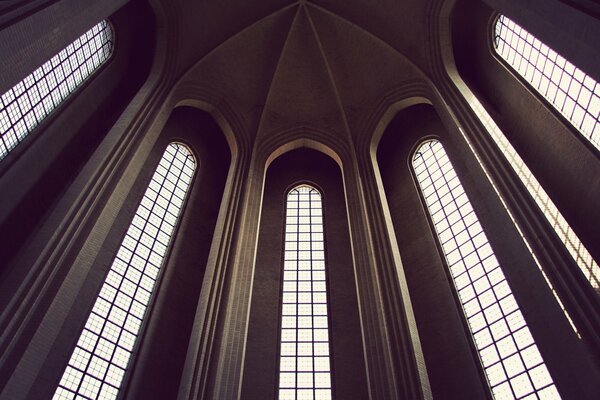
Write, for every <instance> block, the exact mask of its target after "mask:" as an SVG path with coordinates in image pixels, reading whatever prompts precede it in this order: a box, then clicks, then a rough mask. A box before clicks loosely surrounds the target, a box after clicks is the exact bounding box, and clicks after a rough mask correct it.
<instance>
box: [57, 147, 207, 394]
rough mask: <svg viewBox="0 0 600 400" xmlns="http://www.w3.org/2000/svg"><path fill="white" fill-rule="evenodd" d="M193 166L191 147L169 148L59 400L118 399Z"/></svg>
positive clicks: (73, 358)
mask: <svg viewBox="0 0 600 400" xmlns="http://www.w3.org/2000/svg"><path fill="white" fill-rule="evenodd" d="M195 167H196V163H195V161H194V157H193V156H192V154H191V153H190V151H189V150H188V149H187V147H185V146H183V145H181V144H178V143H171V144H169V146H168V147H167V149H166V151H165V153H164V154H163V157H162V159H161V160H160V163H159V165H158V167H157V169H156V171H155V172H154V175H153V176H152V180H151V182H150V185H149V187H148V189H147V190H146V193H145V194H144V197H143V199H142V201H141V204H140V205H139V206H138V209H137V211H136V214H135V216H134V218H133V221H132V222H131V225H130V226H129V229H128V231H127V234H126V235H125V238H124V239H123V242H122V243H121V247H120V248H119V251H118V252H117V255H116V257H115V259H114V261H113V264H112V266H111V268H110V271H109V272H108V275H107V277H106V280H105V281H104V284H103V285H102V289H101V290H100V294H99V295H98V298H97V299H96V303H95V304H94V307H93V309H92V312H91V313H90V315H89V317H88V320H87V322H86V324H85V327H84V329H83V332H82V333H81V336H80V337H79V341H78V342H77V345H76V346H75V350H74V351H73V354H72V355H71V359H70V360H69V363H68V365H67V368H66V370H65V372H64V374H63V376H62V379H61V380H60V384H59V386H58V388H57V390H56V392H55V394H54V399H55V400H58V399H61V400H63V399H73V398H75V397H76V396H77V398H89V399H116V398H117V394H118V390H119V387H120V385H121V381H122V379H123V375H124V374H125V370H126V368H127V365H128V363H129V359H130V358H131V355H132V352H133V348H134V345H135V341H136V339H137V336H138V334H139V331H140V327H141V324H142V321H143V319H144V315H145V313H146V308H147V307H148V304H149V302H150V298H151V296H152V291H153V289H154V286H155V283H156V280H157V278H158V273H159V269H160V267H161V265H162V263H163V260H164V258H165V255H166V253H167V248H168V244H169V242H170V240H171V235H172V234H173V230H174V229H175V222H176V219H177V218H178V216H179V215H180V213H181V207H182V206H183V202H184V196H185V193H186V192H187V190H188V188H189V186H190V182H191V180H192V176H193V174H194V169H195ZM161 204H162V205H161ZM165 210H168V211H166V212H165ZM79 396H85V397H79Z"/></svg>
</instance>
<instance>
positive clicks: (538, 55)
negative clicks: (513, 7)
mask: <svg viewBox="0 0 600 400" xmlns="http://www.w3.org/2000/svg"><path fill="white" fill-rule="evenodd" d="M494 48H495V50H496V52H497V53H498V54H499V55H500V56H501V57H502V58H503V59H504V60H505V61H506V62H507V63H508V64H509V65H510V66H511V67H512V68H513V69H514V70H515V71H516V72H517V73H518V74H519V75H521V77H523V78H524V79H525V80H526V81H527V82H529V83H530V84H531V86H533V88H534V89H535V90H537V92H538V93H540V94H542V95H543V96H544V97H545V98H546V100H548V101H549V102H550V103H551V104H552V105H553V106H554V107H555V108H556V109H557V110H558V111H560V113H561V114H562V115H563V116H564V117H565V118H567V119H568V120H569V121H570V122H571V123H572V124H573V126H574V127H575V128H576V129H577V130H578V131H579V133H581V134H582V135H583V136H584V137H585V138H586V139H587V140H589V141H590V142H591V143H592V144H593V145H594V146H595V147H596V148H597V149H598V150H600V120H599V119H600V85H598V83H597V82H596V81H595V80H594V79H592V78H591V77H589V76H587V75H586V74H585V73H583V72H582V71H581V70H580V69H579V68H577V67H576V66H574V65H573V64H571V63H570V62H569V61H567V60H566V59H565V58H564V57H562V56H561V55H560V54H557V53H556V52H555V51H554V50H552V49H551V48H549V47H548V46H546V45H545V44H544V43H542V42H541V41H539V40H538V39H537V38H536V37H534V36H533V35H531V34H530V33H529V32H527V31H526V30H525V29H523V28H521V27H520V26H519V25H517V24H516V23H514V22H513V21H511V20H510V19H508V18H507V17H505V16H504V15H501V16H499V17H498V19H497V21H496V26H495V29H494Z"/></svg>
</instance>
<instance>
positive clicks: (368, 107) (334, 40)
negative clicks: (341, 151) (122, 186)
mask: <svg viewBox="0 0 600 400" xmlns="http://www.w3.org/2000/svg"><path fill="white" fill-rule="evenodd" d="M171 3H172V4H171ZM439 3H441V1H439V0H430V1H425V0H405V1H398V0H377V1H367V0H348V1H332V0H317V1H284V0H265V1H260V2H247V1H240V0H225V1H211V2H207V1H196V2H190V1H184V0H179V1H175V2H170V5H169V6H168V7H167V10H166V12H167V13H168V14H169V18H170V19H171V21H169V22H168V23H169V24H170V25H171V27H172V28H171V29H173V30H174V31H175V33H174V34H173V37H175V38H176V41H175V42H176V45H175V47H176V50H172V53H171V54H173V57H175V58H176V60H172V61H173V63H174V65H175V67H174V70H175V76H177V77H178V78H177V79H179V83H178V84H179V85H180V86H182V87H188V88H189V87H195V88H201V90H202V91H203V92H204V93H205V95H206V96H209V97H211V99H212V103H226V104H227V106H228V107H229V108H231V109H234V110H236V112H237V114H238V116H237V118H239V120H240V121H241V124H243V125H244V130H246V131H247V132H249V134H250V136H254V135H257V138H258V139H261V138H263V139H264V140H269V139H270V138H273V137H277V134H278V133H281V132H288V134H286V138H288V139H290V138H292V136H293V135H291V136H290V134H289V132H290V131H294V130H297V129H299V128H301V129H303V130H305V131H311V132H325V136H327V137H328V138H329V139H328V140H329V141H332V142H335V141H342V142H348V139H350V138H351V137H352V136H353V135H354V134H355V132H357V131H358V130H359V125H360V124H361V121H363V120H364V119H365V118H368V114H369V113H370V112H371V111H372V109H373V107H375V105H376V104H378V102H379V101H380V99H381V98H382V97H383V96H385V95H386V94H387V93H389V92H390V91H392V90H394V88H397V87H400V86H402V85H406V84H407V83H409V82H414V81H426V80H427V78H426V76H427V75H429V72H428V71H429V70H430V64H431V61H430V54H431V52H432V48H433V47H432V45H431V43H430V37H431V35H430V29H431V27H430V25H431V24H432V19H433V18H435V17H434V16H433V15H435V13H432V10H431V8H432V7H437V6H439ZM171 7H172V8H171ZM169 10H170V12H169ZM167 20H168V19H167ZM434 21H436V20H434ZM434 23H437V22H434ZM299 136H302V134H299ZM325 141H327V140H325Z"/></svg>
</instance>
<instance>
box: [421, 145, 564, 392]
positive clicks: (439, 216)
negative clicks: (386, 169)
mask: <svg viewBox="0 0 600 400" xmlns="http://www.w3.org/2000/svg"><path fill="white" fill-rule="evenodd" d="M412 167H413V171H414V174H415V177H416V180H417V182H418V185H419V187H420V190H421V193H422V196H423V199H424V202H425V204H426V206H427V207H426V208H427V210H428V212H429V215H430V218H431V220H432V222H433V225H434V227H435V231H436V234H437V237H438V240H439V243H440V244H441V248H442V250H443V253H444V256H445V260H446V264H447V265H448V268H449V271H450V276H451V277H452V281H453V283H454V287H455V289H456V292H457V294H458V298H459V300H460V303H461V306H462V309H463V312H464V315H465V317H466V320H467V322H468V326H469V329H470V331H471V334H472V336H473V340H474V344H475V347H476V348H477V352H478V355H479V359H480V361H481V364H482V367H483V369H484V371H485V375H486V377H487V381H488V383H489V386H490V388H491V390H492V393H493V394H494V397H495V398H498V399H500V398H502V399H521V398H526V397H527V398H544V399H558V398H560V395H559V394H558V392H557V390H556V387H555V385H554V383H553V380H552V377H551V376H550V374H549V372H548V369H547V368H546V365H545V363H544V361H543V359H542V357H541V354H540V352H539V350H538V348H537V345H536V344H535V341H534V339H533V337H532V335H531V332H530V331H529V328H528V327H527V324H526V322H525V320H524V318H523V315H522V313H521V311H520V308H519V306H518V304H517V302H516V300H515V298H514V296H513V294H512V291H511V288H510V287H509V285H508V282H507V281H506V278H505V276H504V273H503V271H502V268H501V266H500V265H499V263H498V260H497V259H496V257H495V255H494V251H493V249H492V247H491V245H490V243H489V242H488V239H487V237H486V235H485V232H484V231H483V229H482V227H481V224H480V223H479V220H478V218H477V215H476V214H475V212H474V210H473V208H472V206H471V204H470V201H469V199H468V197H467V195H466V193H465V191H464V189H463V187H462V185H461V183H460V180H459V178H458V176H457V175H456V172H455V171H454V168H453V167H452V165H451V163H450V160H449V158H448V156H447V154H446V152H445V150H444V148H443V146H442V144H441V143H440V142H439V141H437V140H429V141H426V142H424V143H422V144H421V145H420V146H419V147H418V149H417V150H416V152H415V155H414V157H413V160H412ZM529 396H531V397H529Z"/></svg>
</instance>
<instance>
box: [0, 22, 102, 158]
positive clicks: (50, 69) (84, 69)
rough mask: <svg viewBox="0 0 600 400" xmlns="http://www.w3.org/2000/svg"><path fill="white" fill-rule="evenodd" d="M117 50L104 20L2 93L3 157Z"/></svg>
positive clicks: (0, 135)
mask: <svg viewBox="0 0 600 400" xmlns="http://www.w3.org/2000/svg"><path fill="white" fill-rule="evenodd" d="M112 49H113V33H112V29H111V28H110V25H109V24H108V22H106V21H102V22H100V23H99V24H97V25H96V26H94V27H93V28H92V29H90V30H89V31H87V32H86V33H84V34H83V35H82V36H80V37H79V38H77V39H76V40H75V41H74V42H73V43H71V44H70V45H68V46H67V47H66V48H65V49H63V50H62V51H61V52H60V53H58V54H57V55H55V56H54V57H52V58H51V59H50V61H47V62H46V63H44V65H42V66H41V67H39V68H38V69H36V70H35V71H33V72H32V73H31V74H29V75H28V76H27V77H25V79H23V80H22V81H20V82H19V83H17V84H16V85H15V86H13V87H12V88H11V89H9V90H8V91H7V92H6V93H4V94H3V95H2V96H0V106H1V107H0V139H1V140H0V160H1V159H3V158H4V157H6V155H7V154H8V153H10V151H11V150H12V149H14V148H15V147H16V146H17V145H18V144H19V143H20V142H21V141H23V139H24V138H25V137H26V136H27V135H28V134H29V133H30V132H31V131H33V129H34V128H35V127H36V126H37V125H38V124H39V123H40V122H42V120H44V118H46V116H48V115H49V114H50V113H51V112H52V110H54V109H55V108H56V107H58V105H59V104H60V103H61V102H62V101H63V100H64V99H66V98H67V96H69V94H71V93H72V92H73V91H75V89H77V87H79V85H81V83H82V82H83V81H85V79H86V78H87V77H88V76H90V75H91V74H92V73H93V72H94V71H95V70H96V69H97V68H98V67H99V66H100V65H102V63H104V62H105V61H106V60H107V59H108V57H110V54H111V52H112Z"/></svg>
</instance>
